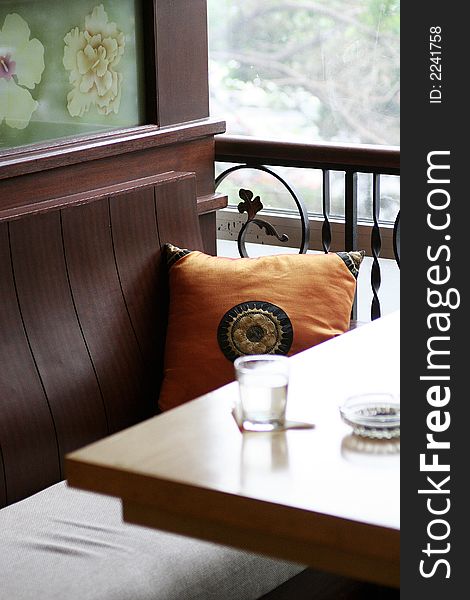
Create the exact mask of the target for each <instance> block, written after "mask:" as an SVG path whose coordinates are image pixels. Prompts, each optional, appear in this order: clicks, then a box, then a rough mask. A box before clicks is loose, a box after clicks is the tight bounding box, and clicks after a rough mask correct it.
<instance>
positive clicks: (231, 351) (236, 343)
mask: <svg viewBox="0 0 470 600" xmlns="http://www.w3.org/2000/svg"><path fill="white" fill-rule="evenodd" d="M292 338H293V333H292V323H291V322H290V319H289V317H288V316H287V315H286V313H285V312H284V311H283V310H282V308H279V306H275V305H274V304H271V303H270V302H257V301H256V300H255V301H251V302H242V303H241V304H237V305H236V306H234V307H233V308H231V309H230V310H229V311H228V312H226V313H225V315H224V316H223V317H222V320H221V321H220V324H219V327H218V329H217V341H218V342H219V347H220V349H221V350H222V352H223V353H224V355H225V356H226V357H227V358H228V359H229V360H231V361H232V362H233V361H234V360H235V359H236V358H238V357H239V356H244V355H245V354H287V353H288V352H289V350H290V347H291V346H292Z"/></svg>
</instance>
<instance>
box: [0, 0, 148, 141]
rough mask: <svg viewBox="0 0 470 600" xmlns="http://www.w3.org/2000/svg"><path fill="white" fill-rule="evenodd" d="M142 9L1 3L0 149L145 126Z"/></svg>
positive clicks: (48, 0)
mask: <svg viewBox="0 0 470 600" xmlns="http://www.w3.org/2000/svg"><path fill="white" fill-rule="evenodd" d="M141 4H142V2H141V0H80V1H79V2H77V1H76V0H67V1H65V2H64V0H43V1H40V2H38V1H31V0H7V1H5V0H3V1H0V149H2V148H12V147H17V146H22V145H24V144H31V143H34V142H42V141H44V140H53V139H57V138H62V137H65V136H71V135H77V134H84V133H98V132H102V131H109V130H113V129H122V128H125V127H134V126H138V125H142V124H144V123H145V77H144V66H143V65H144V56H143V27H142V22H143V18H142V11H141Z"/></svg>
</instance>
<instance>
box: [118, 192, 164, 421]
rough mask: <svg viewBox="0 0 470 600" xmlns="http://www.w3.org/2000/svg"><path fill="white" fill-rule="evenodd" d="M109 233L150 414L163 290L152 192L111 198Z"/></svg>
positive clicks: (160, 345) (158, 372)
mask: <svg viewBox="0 0 470 600" xmlns="http://www.w3.org/2000/svg"><path fill="white" fill-rule="evenodd" d="M110 206H111V213H110V214H111V231H112V236H113V245H114V252H115V256H116V264H117V269H118V273H119V279H120V281H121V287H122V291H123V294H124V298H125V302H126V306H127V310H128V312H129V315H130V318H131V321H132V324H133V328H134V331H135V334H136V336H137V341H138V344H139V348H140V350H141V353H142V355H143V356H144V357H145V363H146V377H145V384H146V385H145V387H146V390H145V395H146V398H145V401H146V402H147V403H148V415H150V414H152V413H154V412H155V407H156V405H157V399H158V391H159V387H160V383H161V376H162V368H161V366H162V364H163V352H164V347H165V332H166V316H167V310H168V299H167V296H168V291H167V286H166V275H165V276H164V275H163V273H162V267H163V265H162V256H161V254H162V252H161V248H160V244H159V239H158V230H157V223H156V215H155V202H154V188H153V187H147V188H144V189H142V190H141V191H134V192H128V193H125V194H121V195H119V196H117V197H116V198H113V199H112V200H111V203H110Z"/></svg>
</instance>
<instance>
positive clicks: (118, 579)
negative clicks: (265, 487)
mask: <svg viewBox="0 0 470 600" xmlns="http://www.w3.org/2000/svg"><path fill="white" fill-rule="evenodd" d="M303 569H304V567H301V566H299V565H294V564H291V563H287V562H280V561H277V560H272V559H269V558H265V557H262V556H259V555H256V554H251V553H249V552H242V551H238V550H233V549H230V548H226V547H224V546H219V545H215V544H210V543H207V542H200V541H196V540H192V539H189V538H185V537H182V536H177V535H171V534H168V533H163V532H160V531H154V530H151V529H147V528H144V527H137V526H133V525H128V524H125V523H123V522H122V517H121V503H120V501H119V500H117V499H115V498H110V497H107V496H101V495H98V494H91V493H88V492H82V491H78V490H75V489H72V488H69V487H67V486H66V484H65V483H59V484H57V485H54V486H52V487H50V488H48V489H46V490H44V491H42V492H40V493H39V494H35V495H34V496H31V497H30V498H27V499H26V500H23V501H21V502H18V503H17V504H13V505H12V506H8V507H7V508H4V509H3V510H1V511H0V599H1V600H3V599H5V600H6V599H9V600H13V599H15V600H26V599H29V598H31V600H33V599H34V600H42V599H43V598H44V599H46V598H47V600H55V599H58V600H59V599H60V600H75V599H77V600H78V599H80V600H94V599H99V600H108V599H109V600H157V599H158V600H186V599H187V600H210V599H219V598H220V599H221V600H230V599H234V600H244V599H251V598H258V597H259V596H262V595H263V594H265V593H267V592H269V591H270V590H272V589H274V588H275V587H277V586H278V585H280V584H281V583H282V582H284V581H286V580H287V579H289V578H290V577H292V576H294V575H296V574H297V573H299V572H301V571H302V570H303Z"/></svg>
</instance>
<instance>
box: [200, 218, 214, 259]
mask: <svg viewBox="0 0 470 600" xmlns="http://www.w3.org/2000/svg"><path fill="white" fill-rule="evenodd" d="M199 227H200V228H201V235H202V239H203V242H204V252H205V253H206V254H212V256H217V231H216V229H217V224H216V213H215V212H211V213H206V214H204V215H199Z"/></svg>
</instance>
